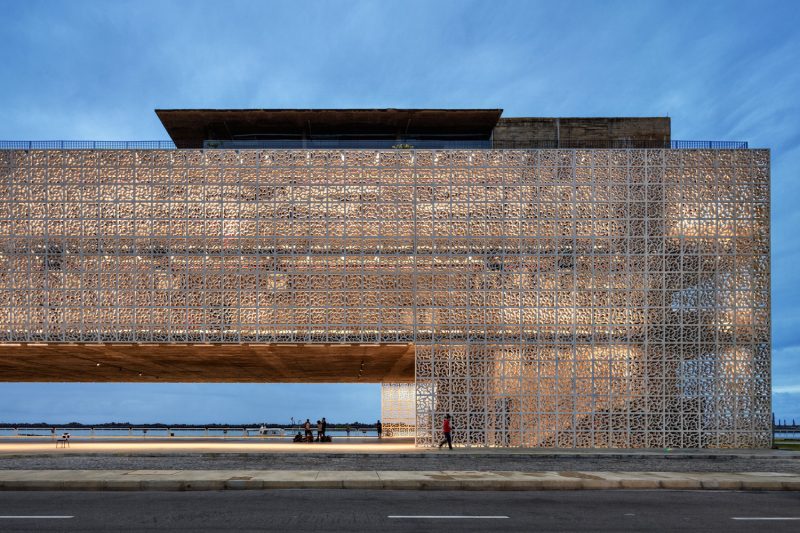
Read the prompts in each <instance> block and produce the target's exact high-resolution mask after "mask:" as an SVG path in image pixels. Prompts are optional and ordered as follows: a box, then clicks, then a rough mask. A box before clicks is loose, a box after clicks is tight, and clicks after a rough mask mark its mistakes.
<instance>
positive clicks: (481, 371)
mask: <svg viewBox="0 0 800 533" xmlns="http://www.w3.org/2000/svg"><path fill="white" fill-rule="evenodd" d="M157 113H158V115H159V117H160V118H161V120H162V122H163V124H164V125H165V127H166V129H167V131H168V133H169V134H170V136H171V137H172V139H173V141H174V146H173V145H172V144H171V143H167V144H163V143H162V144H160V143H153V144H152V145H151V144H147V143H79V142H75V143H53V144H47V143H13V142H9V143H6V144H5V145H4V148H6V149H5V150H0V376H2V379H3V380H4V381H162V382H163V381H197V382H202V381H209V382H211V381H253V382H270V381H309V382H381V383H383V401H384V405H383V419H384V421H385V422H386V425H385V427H386V429H387V430H388V431H391V432H394V434H404V433H405V434H408V433H410V434H414V435H416V442H417V444H418V445H420V446H428V445H431V443H433V442H435V441H436V440H437V432H438V428H439V426H440V424H441V419H442V417H443V416H444V414H445V413H450V414H452V416H453V420H454V424H453V425H454V437H455V441H456V443H458V444H467V445H472V446H549V447H621V448H637V447H649V448H662V447H689V448H694V447H766V446H768V445H769V444H770V439H771V431H770V429H771V427H770V420H771V419H770V295H769V271H770V270H769V268H770V267H769V152H768V151H767V150H753V149H748V148H747V145H746V144H745V143H723V142H702V143H700V142H696V143H695V142H688V141H686V142H681V141H673V140H671V137H670V121H669V119H668V118H618V119H601V118H593V119H582V118H560V119H537V118H501V110H436V109H431V110H392V109H384V110H161V111H157Z"/></svg>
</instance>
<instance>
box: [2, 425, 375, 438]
mask: <svg viewBox="0 0 800 533" xmlns="http://www.w3.org/2000/svg"><path fill="white" fill-rule="evenodd" d="M260 429H261V427H260V426H256V427H252V426H251V427H244V426H226V427H206V426H197V427H177V428H173V427H166V426H164V427H148V426H135V425H134V426H125V427H68V426H67V427H65V426H36V427H14V428H12V427H1V428H0V430H2V431H5V432H8V433H13V434H10V435H9V434H5V435H4V434H2V433H0V439H2V438H17V437H39V438H47V437H53V438H55V437H59V436H61V434H63V433H65V432H66V433H71V434H73V435H72V436H73V437H79V438H90V439H91V438H125V437H136V438H147V437H148V436H150V437H152V438H156V439H157V438H176V437H178V438H179V437H182V436H183V437H191V438H207V437H213V438H243V437H267V436H268V437H272V438H291V437H293V436H294V434H295V433H296V432H302V431H303V428H301V427H297V426H292V427H280V428H271V427H267V428H266V429H267V430H277V431H280V432H282V433H283V435H274V434H273V435H260V434H259V430H260ZM328 431H345V428H344V427H339V426H328ZM376 431H377V429H376V428H374V427H358V428H351V433H353V435H352V436H353V437H358V436H359V433H364V434H366V433H367V432H372V433H375V432H376ZM186 432H203V434H202V435H197V434H193V435H180V433H186ZM314 432H315V433H316V426H314ZM362 436H363V435H362ZM337 438H344V437H342V436H337Z"/></svg>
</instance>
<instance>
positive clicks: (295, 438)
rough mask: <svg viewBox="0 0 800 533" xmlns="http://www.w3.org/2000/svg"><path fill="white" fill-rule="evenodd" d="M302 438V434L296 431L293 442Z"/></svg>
mask: <svg viewBox="0 0 800 533" xmlns="http://www.w3.org/2000/svg"><path fill="white" fill-rule="evenodd" d="M304 440H305V438H303V434H302V433H300V432H299V431H298V432H297V435H295V436H294V442H303V441H304Z"/></svg>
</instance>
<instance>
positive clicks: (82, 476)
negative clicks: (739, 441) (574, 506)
mask: <svg viewBox="0 0 800 533" xmlns="http://www.w3.org/2000/svg"><path fill="white" fill-rule="evenodd" d="M236 489H239V490H242V489H244V490H264V489H368V490H523V491H525V490H584V489H638V490H653V489H679V490H700V489H713V490H791V491H800V475H796V474H785V473H772V472H740V473H687V472H477V471H460V472H456V471H421V472H405V471H374V470H373V471H319V470H199V471H198V470H3V471H0V490H48V491H49V490H80V491H83V490H109V491H116V490H119V491H125V490H128V491H136V490H160V491H185V490H192V491H203V490H236Z"/></svg>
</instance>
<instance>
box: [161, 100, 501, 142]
mask: <svg viewBox="0 0 800 533" xmlns="http://www.w3.org/2000/svg"><path fill="white" fill-rule="evenodd" d="M502 112H503V110H502V109H156V114H157V115H158V118H159V119H161V123H162V124H163V125H164V128H166V130H167V133H168V134H169V136H170V137H171V138H172V140H173V141H174V142H175V146H177V147H178V148H202V147H203V141H204V140H253V139H258V140H265V139H266V140H269V139H281V140H284V139H315V138H317V139H319V138H330V137H338V138H348V137H350V138H360V139H366V138H373V139H374V138H384V139H391V138H397V139H400V138H436V139H448V138H451V139H477V140H481V139H486V140H488V139H490V138H491V135H492V130H493V129H494V127H495V125H496V124H497V121H498V120H499V118H500V115H501V114H502Z"/></svg>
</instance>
